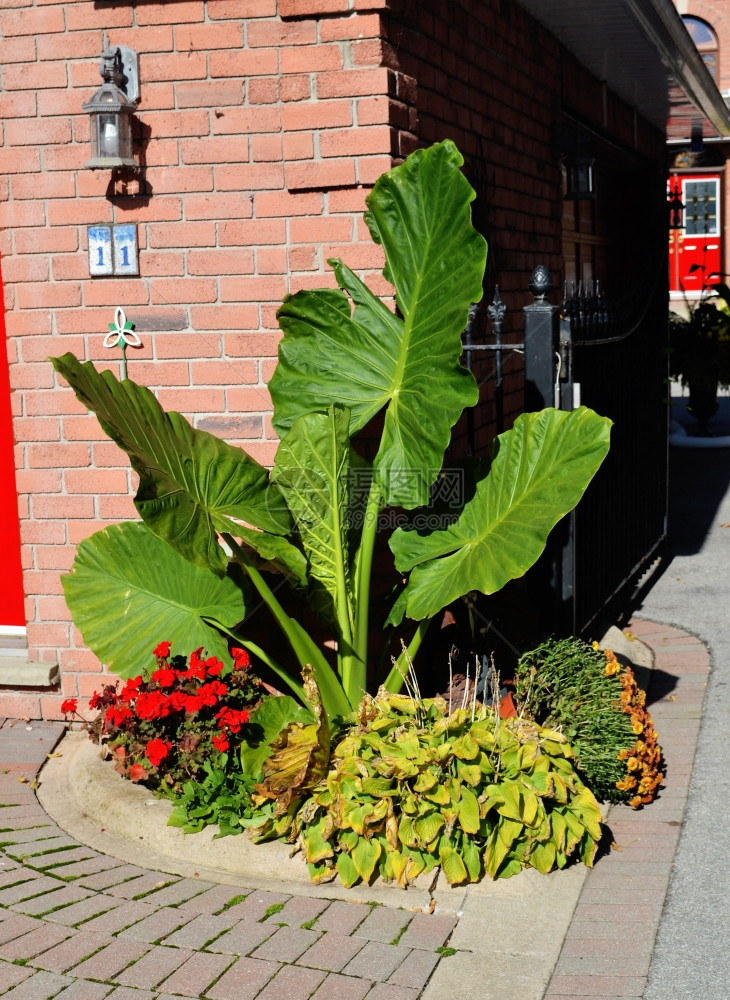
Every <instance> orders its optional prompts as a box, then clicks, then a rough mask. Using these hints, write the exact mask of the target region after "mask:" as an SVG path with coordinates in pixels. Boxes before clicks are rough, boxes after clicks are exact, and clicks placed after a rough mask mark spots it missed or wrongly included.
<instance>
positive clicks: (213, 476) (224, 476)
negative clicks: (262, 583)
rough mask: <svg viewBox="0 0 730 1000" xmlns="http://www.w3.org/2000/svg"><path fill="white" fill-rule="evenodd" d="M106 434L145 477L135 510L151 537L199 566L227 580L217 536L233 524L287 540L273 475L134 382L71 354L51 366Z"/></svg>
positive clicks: (282, 507)
mask: <svg viewBox="0 0 730 1000" xmlns="http://www.w3.org/2000/svg"><path fill="white" fill-rule="evenodd" d="M51 361H52V363H53V366H54V368H55V369H56V371H57V372H59V373H60V374H61V375H63V377H64V378H65V379H66V380H67V381H68V382H69V384H70V385H71V388H72V389H73V390H74V392H75V393H76V395H77V396H78V398H79V399H80V400H81V402H82V403H84V404H85V405H86V406H88V407H89V409H90V410H93V411H94V412H95V413H96V415H97V417H98V418H99V422H100V424H101V426H102V428H103V429H104V431H105V432H106V433H107V434H108V435H109V437H110V438H112V440H113V441H115V442H116V443H117V444H118V445H119V447H120V448H122V449H123V450H124V451H126V453H127V454H128V455H129V458H130V461H131V463H132V467H133V468H134V470H135V471H136V472H137V473H139V488H138V490H137V497H136V499H135V505H136V507H137V510H138V511H139V514H140V516H141V517H142V519H143V520H144V521H145V523H146V524H147V525H148V526H149V528H150V530H151V531H153V532H154V533H155V534H156V535H159V536H160V538H164V540H165V541H166V542H167V543H168V544H169V545H172V546H173V547H174V548H175V549H177V551H178V552H180V553H181V554H182V555H183V556H185V558H186V559H189V560H190V561H191V562H193V563H196V564H197V565H199V566H206V567H210V568H212V569H214V570H215V571H216V572H217V573H218V574H219V575H221V576H222V575H223V573H225V570H226V567H227V564H228V560H227V558H226V555H225V553H224V551H223V550H222V548H221V546H220V545H219V544H218V537H217V532H230V533H231V534H233V535H235V534H236V533H237V524H236V522H235V521H234V520H231V519H232V518H235V519H237V520H239V521H244V522H246V523H247V524H250V525H254V526H255V527H257V528H261V529H263V530H265V531H270V532H272V533H274V534H277V535H284V534H286V533H287V532H288V531H289V528H290V526H291V519H290V517H289V514H288V512H287V510H286V506H285V504H284V503H283V500H282V498H281V495H280V494H279V492H278V490H276V488H274V487H272V486H271V485H270V484H269V476H268V472H267V470H266V469H265V468H264V467H263V466H262V465H259V463H258V462H256V461H255V460H254V459H253V458H251V457H250V455H247V454H246V452H244V451H242V450H241V449H240V448H234V447H232V446H231V445H229V444H226V443H225V442H224V441H221V440H220V439H219V438H217V437H215V436H214V435H213V434H208V433H207V431H201V430H197V429H195V428H193V427H191V426H190V424H189V423H188V422H187V420H186V419H185V417H183V416H182V415H181V414H179V413H166V412H165V411H164V410H163V409H162V407H161V406H160V404H159V403H158V402H157V400H156V398H155V396H154V394H153V393H152V392H150V390H149V389H147V388H145V386H141V385H137V384H136V383H135V382H133V381H131V379H125V380H123V381H122V382H118V381H117V380H116V378H115V377H114V375H113V374H112V373H111V372H108V371H104V372H97V371H96V369H95V368H94V366H93V364H91V362H85V363H83V364H82V363H81V362H79V361H78V360H77V359H76V358H75V357H74V356H73V355H72V354H64V355H63V357H61V358H52V359H51Z"/></svg>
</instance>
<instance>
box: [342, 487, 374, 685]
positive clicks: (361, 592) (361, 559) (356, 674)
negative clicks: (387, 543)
mask: <svg viewBox="0 0 730 1000" xmlns="http://www.w3.org/2000/svg"><path fill="white" fill-rule="evenodd" d="M382 502H383V488H382V486H381V485H380V483H378V482H376V480H375V477H374V476H373V480H372V482H371V483H370V491H369V493H368V501H367V505H366V507H365V516H364V519H363V527H362V533H361V535H360V546H359V548H358V550H357V554H356V556H355V631H354V635H353V651H354V656H353V659H352V662H351V665H350V670H349V671H348V674H349V675H348V677H347V678H345V677H344V676H343V683H344V686H345V691H346V692H347V694H348V697H350V698H351V700H352V698H353V697H355V699H356V700H355V704H357V703H358V702H359V701H360V698H362V695H363V694H364V692H365V690H366V687H367V662H368V624H369V614H370V578H371V576H372V571H373V553H374V551H375V539H376V537H377V533H378V515H379V514H380V508H381V505H382Z"/></svg>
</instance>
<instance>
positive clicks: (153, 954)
mask: <svg viewBox="0 0 730 1000" xmlns="http://www.w3.org/2000/svg"><path fill="white" fill-rule="evenodd" d="M192 955H193V952H192V951H190V950H189V949H188V948H164V947H162V945H156V946H155V947H154V948H153V949H152V950H151V951H148V952H147V954H146V955H143V956H142V958H140V960H139V961H138V962H135V963H134V965H130V966H128V967H127V968H126V969H124V970H123V971H122V972H120V973H119V974H118V975H117V976H116V977H115V979H116V982H118V983H121V984H122V986H134V987H135V989H152V988H153V987H154V986H157V984H158V983H161V982H162V980H163V979H166V978H167V977H168V976H169V975H171V974H172V973H173V972H174V971H175V970H176V969H179V968H180V966H181V965H182V964H183V962H187V960H188V959H189V958H191V957H192Z"/></svg>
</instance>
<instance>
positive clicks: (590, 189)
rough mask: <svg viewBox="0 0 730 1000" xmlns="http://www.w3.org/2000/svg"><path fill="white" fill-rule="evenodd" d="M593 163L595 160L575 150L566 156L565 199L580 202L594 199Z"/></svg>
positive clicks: (583, 152)
mask: <svg viewBox="0 0 730 1000" xmlns="http://www.w3.org/2000/svg"><path fill="white" fill-rule="evenodd" d="M595 163H596V158H595V157H594V156H591V155H590V153H587V152H585V151H583V150H576V151H574V152H572V153H568V154H567V155H566V157H565V171H566V192H565V197H566V198H570V199H573V200H575V201H581V200H583V199H585V198H595V197H596V190H595V186H594V182H593V168H594V166H595Z"/></svg>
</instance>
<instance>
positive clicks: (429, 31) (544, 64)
mask: <svg viewBox="0 0 730 1000" xmlns="http://www.w3.org/2000/svg"><path fill="white" fill-rule="evenodd" d="M403 10H404V13H403V14H401V15H400V16H399V18H398V23H397V24H396V23H393V24H392V25H391V28H390V34H389V37H390V40H391V43H392V45H393V48H394V50H395V53H396V56H397V58H398V65H399V67H400V69H401V70H402V71H403V74H404V77H403V79H404V80H406V81H408V83H409V86H410V91H409V97H410V100H411V102H412V104H413V107H414V109H415V113H416V115H417V120H418V125H417V129H418V137H419V139H420V140H421V141H422V142H425V143H429V142H433V141H436V140H440V139H444V138H447V137H449V138H452V139H453V140H454V141H455V142H456V144H457V146H458V147H459V149H461V150H462V152H463V153H464V156H465V158H466V166H465V172H466V174H467V176H469V177H470V179H471V181H472V184H473V185H474V187H475V189H476V191H477V202H476V203H475V217H476V219H477V220H478V224H479V225H480V228H482V231H483V232H484V235H485V236H486V237H487V240H488V243H489V258H488V263H487V283H486V293H487V301H488V300H489V299H490V297H491V295H492V293H493V290H494V286H495V284H498V285H499V290H500V294H501V297H502V299H503V301H504V302H505V303H506V304H507V305H508V312H507V315H506V317H505V325H504V330H505V333H506V335H507V337H508V339H509V335H510V334H512V335H513V336H512V339H513V340H515V341H519V340H520V339H521V333H522V307H523V306H524V305H527V304H528V303H530V302H531V301H532V297H531V295H530V294H529V292H528V290H527V289H528V285H529V280H530V274H531V272H532V270H533V269H534V267H535V266H536V265H537V264H545V265H546V266H547V267H548V269H549V270H550V272H551V274H552V275H553V280H554V282H555V283H556V285H557V286H558V288H560V286H561V285H562V281H563V277H564V274H563V259H562V211H563V200H562V177H561V163H560V154H561V151H564V145H563V144H562V143H561V136H562V135H563V134H564V132H565V129H566V127H569V128H571V129H572V128H574V127H575V126H574V124H570V125H569V126H566V122H565V114H566V113H567V114H569V115H571V116H572V117H573V118H575V119H578V120H580V121H582V122H584V123H585V125H586V126H588V128H589V129H593V130H595V132H596V133H600V134H604V135H605V136H607V137H610V138H611V139H612V140H613V142H614V143H615V144H617V146H623V147H625V149H626V150H627V152H631V153H633V154H635V155H636V156H638V157H646V158H647V162H653V163H654V164H656V165H659V169H661V163H662V159H663V143H664V138H663V135H662V133H661V132H660V131H658V130H656V129H653V128H651V127H650V126H648V125H647V124H646V123H645V122H643V121H641V120H640V119H638V118H636V117H635V115H634V113H633V111H632V109H631V108H629V107H628V106H627V105H625V104H624V103H623V102H622V101H620V100H619V99H618V98H616V97H615V95H613V94H611V93H610V92H608V91H605V88H604V87H603V85H602V84H601V83H600V82H599V81H598V80H597V79H596V78H595V77H593V76H591V75H590V74H589V73H588V72H587V71H586V70H585V69H584V68H583V67H582V66H581V65H580V64H579V63H578V62H577V61H576V60H575V59H574V58H573V57H572V55H571V54H570V53H568V52H567V51H566V50H565V49H564V48H563V47H562V46H561V45H560V44H559V43H558V41H557V40H556V39H555V38H554V37H553V36H551V35H550V34H549V33H548V32H547V31H546V30H545V29H543V28H542V27H541V26H540V25H539V24H537V23H536V22H535V21H534V20H533V19H532V18H531V17H530V16H529V15H528V14H527V13H526V12H525V11H524V10H523V9H522V8H521V7H520V6H519V4H517V3H513V2H500V0H490V2H481V0H450V2H448V3H444V2H442V0H422V2H420V3H418V4H417V5H416V4H413V5H405V6H404V8H403ZM394 21H395V18H394ZM408 141H409V140H408V138H407V139H406V143H405V145H406V146H407V145H408ZM406 151H407V149H406ZM619 155H621V154H619ZM608 198H609V200H610V193H608ZM610 211H611V212H612V213H613V214H614V215H615V213H616V211H618V206H616V205H611V206H610ZM622 252H623V251H622V249H621V248H619V255H620V254H621V253H622ZM602 277H603V279H604V281H605V279H606V275H605V274H604V275H602ZM553 301H559V293H557V295H554V296H553ZM483 313H484V311H483V310H482V314H481V316H480V318H479V320H478V322H477V329H476V333H475V339H476V340H477V342H478V341H479V340H480V339H481V340H484V338H485V337H486V336H487V335H488V334H489V333H490V328H489V326H488V324H487V323H486V320H485V317H484V315H483ZM481 357H482V358H483V357H484V355H482V356H481ZM475 372H476V374H477V378H478V381H479V382H480V385H481V388H482V393H481V401H480V407H479V410H478V412H477V441H478V443H479V442H481V443H482V444H483V443H484V442H485V441H486V440H487V439H488V438H491V436H493V432H494V427H493V420H494V415H495V406H494V382H493V379H492V377H491V375H492V372H493V362H492V360H491V359H488V360H487V361H477V362H475ZM522 406H523V382H522V360H521V356H520V355H519V354H512V355H510V356H509V357H507V358H506V359H505V401H504V409H505V416H506V419H507V423H508V424H509V422H510V417H514V416H515V415H516V414H518V413H519V412H521V410H522ZM480 427H481V433H480V431H479V428H480Z"/></svg>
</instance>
